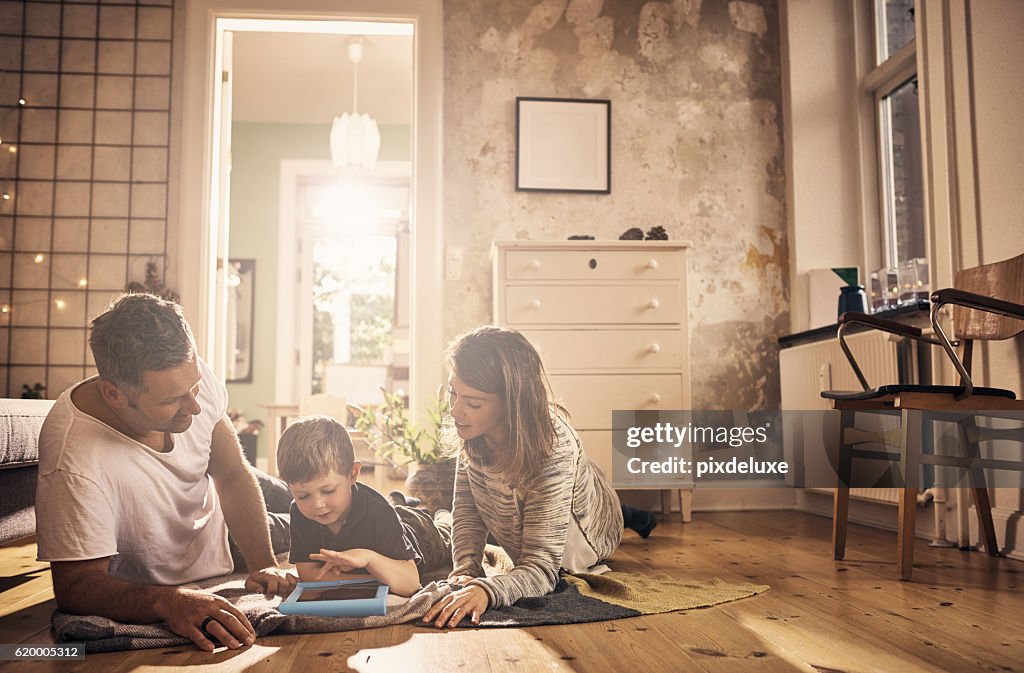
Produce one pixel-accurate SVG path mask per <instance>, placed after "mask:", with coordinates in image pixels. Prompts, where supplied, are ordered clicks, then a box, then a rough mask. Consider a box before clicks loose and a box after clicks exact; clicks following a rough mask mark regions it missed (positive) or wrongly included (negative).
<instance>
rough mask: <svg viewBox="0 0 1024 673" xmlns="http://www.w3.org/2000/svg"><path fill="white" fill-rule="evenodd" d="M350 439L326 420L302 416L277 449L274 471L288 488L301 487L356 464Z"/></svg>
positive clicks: (335, 423) (326, 417)
mask: <svg viewBox="0 0 1024 673" xmlns="http://www.w3.org/2000/svg"><path fill="white" fill-rule="evenodd" d="M355 461H356V458H355V452H354V450H353V449H352V438H351V437H349V436H348V430H346V429H345V426H344V425H342V424H341V423H339V422H338V421H336V420H334V419H333V418H331V417H329V416H305V417H303V418H300V419H299V420H298V421H296V422H295V423H293V424H292V425H290V426H288V429H287V430H285V431H284V434H282V435H281V441H280V443H279V444H278V446H277V469H278V471H279V472H280V474H281V479H283V480H284V481H285V482H287V483H289V484H304V483H306V482H308V481H313V480H314V479H319V478H321V477H324V476H326V475H327V474H328V473H330V471H331V470H334V471H335V472H337V473H338V474H348V472H349V471H350V470H351V469H352V465H354V464H355Z"/></svg>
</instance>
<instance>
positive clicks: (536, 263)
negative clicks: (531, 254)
mask: <svg viewBox="0 0 1024 673" xmlns="http://www.w3.org/2000/svg"><path fill="white" fill-rule="evenodd" d="M530 268H531V269H539V268H540V260H539V259H534V260H531V261H530Z"/></svg>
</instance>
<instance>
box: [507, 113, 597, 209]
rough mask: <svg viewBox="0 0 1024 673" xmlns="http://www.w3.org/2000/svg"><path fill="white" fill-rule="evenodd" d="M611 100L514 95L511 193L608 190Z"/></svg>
mask: <svg viewBox="0 0 1024 673" xmlns="http://www.w3.org/2000/svg"><path fill="white" fill-rule="evenodd" d="M611 114H612V102H611V101H610V100H607V99H584V98H537V97H528V96H520V97H517V98H516V191H517V192H570V193H582V194H610V193H611V191H612V125H611Z"/></svg>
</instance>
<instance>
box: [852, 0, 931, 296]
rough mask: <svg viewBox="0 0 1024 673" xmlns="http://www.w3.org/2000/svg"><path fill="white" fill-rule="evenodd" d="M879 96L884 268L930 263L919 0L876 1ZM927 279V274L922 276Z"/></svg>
mask: <svg viewBox="0 0 1024 673" xmlns="http://www.w3.org/2000/svg"><path fill="white" fill-rule="evenodd" d="M873 2H874V12H873V14H874V42H875V54H876V57H877V58H876V63H877V65H876V67H875V68H874V69H873V70H872V71H871V72H869V73H868V74H867V75H866V76H865V78H864V84H863V89H864V91H865V92H867V93H869V94H871V95H873V96H874V112H875V129H876V138H877V144H878V145H877V146H878V151H877V158H878V190H879V195H878V196H879V198H878V201H879V204H880V212H879V217H880V244H881V260H879V261H880V262H881V264H882V266H883V267H885V268H889V269H897V268H900V267H907V266H908V265H910V266H914V267H920V268H921V269H926V268H927V261H926V258H927V243H926V239H927V237H926V236H925V219H924V187H923V185H924V183H923V174H922V153H921V126H920V108H919V101H918V90H917V53H916V43H915V39H914V0H873ZM921 280H922V281H923V283H924V284H927V279H926V278H923V279H921Z"/></svg>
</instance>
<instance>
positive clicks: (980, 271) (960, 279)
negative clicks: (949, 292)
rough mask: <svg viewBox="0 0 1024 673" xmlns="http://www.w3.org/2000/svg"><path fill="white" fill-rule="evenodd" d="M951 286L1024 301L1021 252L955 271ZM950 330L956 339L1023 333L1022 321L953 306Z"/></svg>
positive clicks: (1000, 337)
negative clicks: (1008, 257) (992, 261)
mask: <svg viewBox="0 0 1024 673" xmlns="http://www.w3.org/2000/svg"><path fill="white" fill-rule="evenodd" d="M953 286H954V287H955V288H956V289H958V290H965V291H967V292H973V293H975V294H980V295H985V296H986V297H992V298H994V299H1003V300H1005V301H1011V302H1013V303H1015V304H1024V254H1022V255H1017V256H1016V257H1013V258H1011V259H1007V260H1003V261H1002V262H995V263H993V264H984V265H982V266H975V267H972V268H970V269H963V270H961V271H959V272H958V273H957V274H956V280H955V281H954V282H953ZM953 329H954V330H955V333H956V336H957V338H958V339H982V340H985V339H989V340H997V339H1009V338H1010V337H1012V336H1016V335H1018V334H1020V333H1021V332H1024V321H1022V320H1015V319H1013V318H1010V317H1007V316H1002V315H998V314H995V313H987V312H985V311H976V310H974V309H970V308H966V307H964V306H954V307H953Z"/></svg>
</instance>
